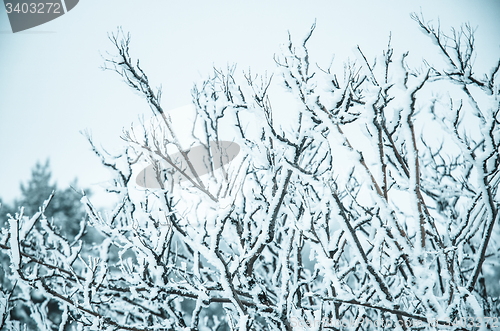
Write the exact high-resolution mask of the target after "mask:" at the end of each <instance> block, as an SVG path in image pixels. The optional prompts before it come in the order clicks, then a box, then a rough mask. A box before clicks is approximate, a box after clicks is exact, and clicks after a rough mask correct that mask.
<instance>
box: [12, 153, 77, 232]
mask: <svg viewBox="0 0 500 331" xmlns="http://www.w3.org/2000/svg"><path fill="white" fill-rule="evenodd" d="M51 179H52V173H51V171H50V162H49V160H47V161H45V164H42V163H40V162H37V163H36V165H35V167H34V168H33V169H32V170H31V178H30V179H29V180H28V182H27V183H26V184H24V183H21V194H22V197H21V199H20V200H19V201H16V203H15V205H16V206H23V207H24V213H25V214H26V215H33V214H35V213H36V212H37V211H38V210H39V208H40V206H41V205H43V202H44V201H45V200H47V199H48V198H49V196H50V195H51V194H52V192H54V197H53V198H52V200H51V202H50V204H49V206H48V207H47V209H46V211H45V216H46V217H47V218H48V219H49V220H52V221H53V222H54V224H55V225H56V226H57V227H58V228H60V230H61V231H62V233H64V234H65V235H69V236H70V237H74V236H75V235H76V234H78V231H79V229H80V221H81V219H82V217H84V216H85V210H84V208H83V206H82V204H81V203H80V195H79V194H78V193H77V192H76V190H75V189H73V187H76V184H77V181H76V179H75V180H74V181H73V183H72V184H71V185H70V187H67V188H66V189H64V190H60V189H58V188H57V184H56V183H51Z"/></svg>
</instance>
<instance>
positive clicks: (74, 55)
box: [0, 0, 500, 205]
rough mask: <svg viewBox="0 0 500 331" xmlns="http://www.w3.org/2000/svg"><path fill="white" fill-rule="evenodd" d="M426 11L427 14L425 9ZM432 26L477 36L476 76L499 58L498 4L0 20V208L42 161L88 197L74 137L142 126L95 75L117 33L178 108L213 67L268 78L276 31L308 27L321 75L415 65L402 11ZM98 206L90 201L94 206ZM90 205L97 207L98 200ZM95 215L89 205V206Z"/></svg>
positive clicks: (100, 139)
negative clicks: (388, 54) (386, 61)
mask: <svg viewBox="0 0 500 331" xmlns="http://www.w3.org/2000/svg"><path fill="white" fill-rule="evenodd" d="M436 3H438V4H436ZM421 9H422V12H423V13H424V15H425V17H426V18H427V19H434V20H437V18H438V17H439V18H440V21H441V26H442V27H443V28H444V29H448V27H449V26H451V25H454V26H458V25H459V24H460V23H462V22H466V21H469V22H470V23H471V24H472V26H474V27H478V29H477V34H476V40H477V50H478V51H479V54H478V58H477V60H476V62H477V69H478V70H480V69H486V68H489V67H490V66H492V65H493V61H494V59H495V58H498V56H499V55H500V20H499V19H498V17H500V1H499V0H489V1H474V2H472V1H464V0H458V1H457V0H453V1H450V0H447V1H418V2H417V1H351V2H347V1H344V2H340V1H310V2H307V4H306V2H305V1H269V2H267V1H252V2H250V1H245V2H243V1H185V2H181V1H159V0H149V1H123V0H121V1H119V0H107V1H102V0H101V1H96V0H82V1H80V3H79V4H78V5H77V6H76V7H75V8H74V9H73V10H72V11H70V12H69V13H67V14H65V15H63V16H62V17H60V18H58V19H56V20H54V21H51V22H49V23H46V24H44V25H41V26H38V27H35V28H33V29H30V30H27V31H26V32H21V33H16V34H12V32H11V30H10V26H9V23H8V18H7V14H6V13H5V11H3V10H2V11H1V12H0V138H1V139H0V152H1V156H2V161H1V162H0V197H2V198H4V199H6V200H7V201H11V200H12V199H13V198H14V197H16V196H19V183H20V181H25V180H27V179H28V178H29V176H30V169H31V168H32V167H33V165H34V164H35V162H36V161H37V160H45V159H46V158H47V157H50V159H51V165H52V170H53V174H54V176H55V179H56V180H57V182H58V185H59V187H61V188H64V187H66V186H67V185H68V184H69V183H70V181H71V180H72V179H73V178H75V177H78V178H79V181H80V184H81V185H82V186H86V187H91V188H93V189H94V190H95V191H96V190H98V189H97V185H99V183H101V182H103V181H105V180H107V178H108V176H109V175H108V173H107V171H106V170H104V168H103V167H102V166H101V165H100V162H99V160H98V159H97V157H95V156H94V155H93V154H92V152H91V151H90V149H89V145H88V143H87V141H86V140H85V138H84V137H83V136H82V135H81V134H80V131H81V130H86V129H88V130H91V131H92V133H93V136H94V139H95V142H96V143H97V144H102V145H103V146H104V147H107V148H108V149H109V150H111V151H112V150H113V149H114V148H116V147H118V146H121V145H122V144H123V142H122V141H121V140H120V138H119V136H120V135H121V132H122V128H123V127H129V126H130V123H131V122H135V123H137V122H138V118H139V116H141V114H145V115H146V116H147V117H149V116H150V114H151V111H150V110H149V107H148V106H147V103H146V102H145V101H144V100H143V99H142V98H140V97H139V96H138V95H137V94H135V93H134V92H132V91H131V90H130V89H129V88H128V87H127V86H126V85H125V84H124V83H122V82H121V81H120V79H119V77H118V76H117V75H116V74H113V73H112V72H103V71H102V70H100V69H99V67H100V65H102V63H103V60H102V58H101V55H100V54H101V53H102V54H105V53H106V51H113V47H112V45H111V43H110V42H109V40H108V39H107V33H110V32H114V31H116V28H117V26H122V27H123V30H124V31H129V32H130V33H131V34H132V45H131V54H132V56H133V57H134V58H140V59H141V64H142V66H143V68H144V69H145V71H146V72H147V73H148V75H149V78H150V81H151V82H152V83H153V85H154V86H158V85H160V84H162V86H163V91H164V94H163V107H164V108H165V109H174V108H177V107H180V106H183V105H186V104H189V103H190V90H191V87H192V85H193V82H198V81H200V80H201V79H202V78H204V77H206V76H207V75H208V74H210V73H211V68H212V66H213V65H216V66H218V67H225V66H226V65H227V64H228V63H229V64H232V63H237V64H238V69H239V70H243V69H245V70H246V69H248V68H249V67H251V68H252V71H253V72H256V73H257V72H261V73H262V72H264V71H265V70H268V72H272V71H273V70H274V69H275V64H274V61H273V55H274V54H275V53H277V52H279V45H280V43H283V42H286V40H287V30H290V32H291V34H292V36H294V37H296V38H301V37H302V36H303V35H304V34H305V33H306V32H307V31H308V29H309V27H310V26H311V24H312V23H313V22H314V20H315V19H316V21H317V29H316V31H315V33H314V35H313V38H312V39H311V41H310V44H309V45H310V49H311V55H312V56H313V59H314V60H316V61H318V62H319V64H320V65H322V66H327V65H328V64H329V62H330V60H331V58H332V55H333V54H335V61H336V63H337V64H341V63H342V62H343V61H344V60H346V59H347V57H351V58H353V57H354V56H353V54H352V52H351V49H352V47H353V46H355V45H357V44H359V45H360V46H361V47H362V48H363V49H364V50H365V52H366V54H367V55H368V56H373V55H375V54H377V52H378V51H380V50H382V49H383V48H384V47H385V45H386V44H387V39H388V35H389V32H390V31H392V38H393V44H394V46H395V48H396V51H403V50H409V51H410V55H411V56H412V57H413V59H414V60H416V61H417V62H418V61H419V60H420V59H421V58H422V56H426V57H430V56H432V54H430V55H427V54H426V52H427V51H428V50H429V48H430V46H431V44H430V42H429V40H428V39H427V38H426V37H425V36H424V35H423V34H422V33H421V32H419V30H418V27H417V25H416V24H415V23H414V22H413V21H412V20H411V19H410V16H409V14H410V13H411V12H412V11H420V10H421ZM97 198H99V196H97ZM99 199H100V198H99ZM95 203H96V204H97V205H100V203H99V201H95Z"/></svg>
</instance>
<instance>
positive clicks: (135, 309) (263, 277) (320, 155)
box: [0, 16, 500, 331]
mask: <svg viewBox="0 0 500 331" xmlns="http://www.w3.org/2000/svg"><path fill="white" fill-rule="evenodd" d="M414 19H415V20H416V21H417V23H418V24H419V25H420V28H421V29H422V31H423V32H424V33H426V34H428V36H429V38H430V39H431V41H432V42H433V44H434V46H435V47H436V49H437V51H439V52H440V53H441V54H442V55H443V58H444V62H443V61H442V63H441V64H440V63H439V62H437V63H434V64H430V63H428V62H425V63H424V66H423V67H422V68H420V69H418V70H416V69H412V68H409V66H408V65H407V62H406V59H407V57H408V56H409V55H408V53H397V52H395V51H393V49H392V48H391V46H390V44H389V46H388V47H387V49H386V50H384V51H383V52H382V53H381V55H380V56H378V57H377V58H376V59H375V61H371V60H368V59H367V57H366V56H365V55H364V54H363V53H362V51H361V49H359V48H358V49H357V53H358V59H357V61H356V62H354V63H353V62H349V63H347V64H346V65H345V70H344V72H343V73H342V74H341V75H337V74H335V73H333V72H331V70H330V69H326V70H321V69H316V68H317V67H316V66H312V65H311V59H310V57H309V53H308V49H307V42H308V40H309V38H310V37H311V35H312V33H313V30H314V26H313V28H312V29H311V31H310V33H308V34H307V36H306V37H305V38H304V39H303V40H302V41H301V42H300V43H298V44H294V43H292V41H291V39H290V41H289V43H287V44H285V45H284V46H283V48H282V54H281V55H278V56H277V57H276V63H277V65H278V69H277V74H275V75H274V76H273V77H272V79H273V80H277V81H280V82H281V84H282V86H283V87H284V88H285V89H286V90H287V91H288V92H289V94H288V96H289V97H290V98H291V99H292V100H294V101H295V102H296V107H295V108H292V109H285V110H281V111H282V112H286V114H285V115H284V116H283V113H282V114H281V117H286V118H287V119H288V120H289V122H287V123H286V125H285V124H284V123H280V122H279V120H278V119H277V117H279V115H280V114H279V111H276V110H275V111H273V108H272V107H271V99H270V97H269V96H268V93H269V91H270V89H269V86H270V84H271V79H268V78H267V77H266V76H254V75H250V73H248V74H245V75H243V78H241V77H239V75H238V74H236V73H235V70H234V68H229V69H228V70H226V71H224V70H215V71H214V74H213V76H212V77H209V78H208V79H207V80H206V81H205V82H204V83H203V84H200V85H197V86H195V87H194V89H193V92H192V95H193V103H194V107H195V110H196V116H195V120H194V121H193V123H192V128H190V130H189V131H190V132H192V137H191V138H192V139H191V140H190V141H184V140H183V141H181V139H179V138H178V134H177V132H176V130H177V126H176V123H174V122H173V120H172V119H171V117H170V115H169V113H168V112H166V111H164V110H163V108H162V106H161V102H160V96H161V93H160V91H157V92H155V91H154V90H153V89H152V87H151V86H150V83H149V80H148V77H147V76H146V74H145V73H144V72H143V70H142V69H141V67H140V66H139V62H138V61H137V62H135V61H133V60H132V58H131V56H130V55H129V45H130V39H129V37H128V36H126V35H123V34H118V35H115V36H112V37H111V40H112V42H113V43H114V45H115V46H116V48H117V51H118V54H117V55H116V57H115V58H112V59H109V60H108V61H107V64H108V68H110V69H111V70H114V71H116V72H117V73H118V74H120V75H121V76H122V77H123V79H124V81H125V82H126V83H127V84H128V85H129V86H130V87H131V88H132V89H134V90H136V91H137V92H139V93H140V94H142V95H143V96H144V97H145V99H146V100H147V102H148V104H149V105H150V107H151V108H152V110H153V112H154V113H155V115H156V116H155V118H154V119H153V121H152V123H151V124H148V125H146V124H144V125H143V127H142V128H141V129H137V128H134V129H130V130H128V131H126V132H125V134H124V136H123V138H124V140H125V141H126V142H127V145H126V146H125V147H124V150H123V153H122V154H121V155H118V156H111V155H108V154H107V153H104V152H101V151H99V150H98V149H97V148H96V147H95V146H94V144H93V143H92V140H91V139H89V140H90V142H91V144H92V146H93V148H94V150H95V152H96V153H97V154H98V155H99V156H100V157H101V158H102V161H103V164H104V165H106V166H107V167H109V168H110V169H112V170H113V172H114V173H115V174H116V176H115V179H114V184H113V185H112V187H111V188H110V189H109V191H110V192H113V193H114V194H117V195H118V196H119V197H120V199H119V201H120V202H119V204H118V205H117V206H116V208H115V209H114V210H112V211H110V212H108V213H104V214H102V213H99V212H98V211H96V209H95V208H94V207H93V205H92V203H91V201H90V200H89V199H88V198H87V197H86V196H84V197H83V198H82V202H83V203H84V205H85V206H86V209H87V214H88V223H89V224H88V225H87V226H91V227H94V228H95V229H97V230H98V231H99V232H100V233H101V234H102V235H103V237H104V239H103V240H102V242H101V243H99V244H97V245H95V246H94V247H93V248H92V250H90V251H89V252H90V253H88V254H83V253H81V252H82V245H83V244H82V240H80V239H79V236H77V237H76V238H75V240H71V241H68V240H67V239H65V238H63V237H62V236H60V235H59V234H58V233H57V231H54V228H53V226H52V225H51V222H50V220H48V219H46V217H45V216H44V213H43V210H44V208H46V205H45V206H44V207H42V208H41V210H40V212H39V213H37V214H35V215H34V216H32V217H29V216H24V215H22V214H21V215H16V216H12V217H11V219H10V221H9V228H8V229H7V228H5V229H3V230H2V237H1V247H2V248H3V249H6V250H9V252H10V259H11V268H12V270H13V276H12V277H13V283H15V286H16V287H17V288H19V289H20V291H17V292H16V294H15V295H10V294H11V293H10V292H8V290H5V291H4V292H5V293H3V294H2V296H0V314H2V315H0V317H2V316H6V314H8V307H9V304H13V302H15V300H22V298H29V292H30V290H31V289H32V288H36V289H38V290H41V291H42V292H43V293H44V296H45V297H47V298H53V299H55V300H57V301H58V302H59V303H60V309H61V311H63V315H62V318H61V319H60V320H55V319H51V318H50V316H47V314H46V312H47V308H46V302H43V303H40V304H34V303H32V305H31V313H32V314H33V316H34V318H35V319H36V320H37V322H38V326H39V328H40V329H41V330H55V329H58V330H61V331H62V330H70V329H78V330H101V329H102V330H104V329H106V330H184V329H190V330H229V329H231V330H235V329H238V330H292V329H311V330H313V329H314V330H320V329H325V328H333V329H340V328H352V329H356V328H357V329H358V330H377V329H381V328H383V327H387V328H396V329H407V330H408V329H419V330H422V329H436V328H437V327H438V325H440V326H439V327H442V326H443V325H446V324H448V325H450V326H451V327H452V328H455V329H459V328H469V329H472V326H474V328H476V326H477V327H479V326H481V325H482V326H484V327H492V326H494V325H495V324H494V323H497V321H496V317H495V316H498V313H499V307H500V306H499V303H498V300H497V299H496V298H495V296H498V293H499V292H498V280H499V278H498V262H497V261H498V258H499V253H498V241H499V238H500V237H499V225H498V224H497V223H498V222H499V213H498V209H499V204H500V199H499V193H498V186H499V180H500V172H499V170H500V167H499V163H500V155H499V143H500V129H499V128H500V126H499V124H500V122H499V121H500V116H499V111H500V108H499V107H500V97H499V93H500V85H499V79H500V77H499V75H500V74H499V72H500V70H499V67H500V62H498V63H496V64H495V66H494V67H493V69H492V70H491V72H488V73H486V74H484V75H478V74H476V73H474V72H473V70H472V65H473V62H472V60H473V58H474V57H473V55H474V38H473V33H472V32H473V31H472V29H471V28H470V27H469V26H464V27H463V28H462V29H460V30H453V34H451V36H446V35H444V34H443V33H442V32H440V30H439V29H434V28H433V27H432V26H431V25H429V24H427V23H426V22H424V21H423V19H422V18H420V17H417V16H414ZM318 68H319V67H318ZM271 98H272V96H271ZM184 130H186V129H185V128H184ZM219 141H232V142H234V143H235V144H237V145H238V146H239V147H240V148H241V151H240V153H239V155H238V156H237V157H236V158H234V160H232V162H230V163H227V164H224V165H223V166H221V167H220V168H219V169H216V168H217V167H216V166H214V164H216V160H214V159H213V155H222V154H223V153H219V154H217V153H215V154H213V153H211V152H210V150H211V148H210V146H213V144H212V143H211V142H219ZM193 146H198V147H197V148H199V146H202V147H204V148H205V149H206V151H207V153H206V155H207V157H206V158H204V162H205V165H206V167H207V171H205V173H206V174H205V175H203V176H198V175H197V173H196V169H197V166H198V165H196V166H195V165H193V164H192V162H191V160H190V159H189V153H188V152H186V151H187V150H189V148H192V147H193ZM173 154H175V155H177V157H182V159H183V161H182V162H183V163H182V164H183V166H176V165H177V164H178V163H176V162H177V161H176V160H175V159H173V158H172V157H171V155H173ZM211 155H212V156H211ZM165 164H168V165H170V168H169V170H166V169H165V167H164V165H165ZM220 164H221V162H219V165H220ZM149 165H152V168H153V169H155V174H156V179H157V183H158V187H150V188H146V189H145V188H141V187H140V185H137V179H136V174H137V173H139V172H140V171H141V170H143V169H144V168H145V167H147V166H149ZM179 178H180V179H179ZM47 203H48V201H47ZM34 222H41V227H40V229H38V228H35V227H34V226H33V224H34ZM84 226H85V224H82V233H83V231H84ZM485 279H489V280H490V281H488V282H487V281H485ZM495 282H496V284H495ZM0 322H2V323H3V324H4V325H7V324H6V323H10V322H9V321H8V319H6V318H3V319H2V320H0ZM471 323H472V324H471ZM497 324H498V323H497Z"/></svg>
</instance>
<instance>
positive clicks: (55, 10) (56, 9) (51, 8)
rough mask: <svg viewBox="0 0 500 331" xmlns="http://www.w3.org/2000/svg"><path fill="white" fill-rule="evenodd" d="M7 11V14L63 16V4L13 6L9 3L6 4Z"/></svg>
mask: <svg viewBox="0 0 500 331" xmlns="http://www.w3.org/2000/svg"><path fill="white" fill-rule="evenodd" d="M5 9H6V10H7V14H10V13H18V14H27V13H30V14H62V12H61V4H60V3H57V2H56V3H53V2H45V3H44V2H38V3H34V2H31V3H28V2H23V3H17V4H15V5H14V4H12V3H10V2H7V3H6V4H5Z"/></svg>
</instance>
